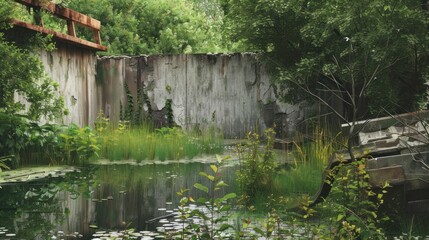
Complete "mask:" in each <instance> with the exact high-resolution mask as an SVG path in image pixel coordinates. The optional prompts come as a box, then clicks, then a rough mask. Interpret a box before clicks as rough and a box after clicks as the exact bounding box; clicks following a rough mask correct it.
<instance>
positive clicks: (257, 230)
mask: <svg viewBox="0 0 429 240" xmlns="http://www.w3.org/2000/svg"><path fill="white" fill-rule="evenodd" d="M253 231H255V232H257V233H258V234H259V235H261V236H265V233H264V231H262V230H261V229H260V228H258V227H254V228H253Z"/></svg>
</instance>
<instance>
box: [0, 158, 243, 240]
mask: <svg viewBox="0 0 429 240" xmlns="http://www.w3.org/2000/svg"><path fill="white" fill-rule="evenodd" d="M208 168H209V165H207V164H200V163H192V164H169V165H155V164H152V165H145V166H132V165H110V166H97V167H94V166H88V167H85V168H82V170H81V172H79V173H71V174H68V175H66V176H65V177H64V178H50V179H46V180H43V181H38V182H32V183H23V184H16V185H10V186H3V189H0V203H1V204H0V227H2V226H4V227H7V228H8V229H10V230H11V232H12V231H14V232H15V233H17V234H18V236H17V237H18V238H22V239H34V238H35V237H36V236H38V238H40V239H47V238H48V237H49V231H50V230H52V231H54V232H57V231H58V230H61V231H64V232H65V233H66V234H67V233H74V232H79V233H80V234H83V235H84V236H85V237H90V236H91V234H92V233H93V232H94V230H93V229H90V228H89V225H92V224H94V225H97V226H98V227H99V228H102V229H111V230H119V229H125V228H136V229H138V230H144V229H147V226H146V223H145V222H146V221H147V220H150V219H153V218H155V217H159V216H163V215H166V214H168V213H166V212H165V211H159V210H158V209H159V208H167V209H173V208H174V206H176V204H177V202H178V197H177V195H176V192H178V191H179V189H180V188H189V189H192V188H193V185H194V183H196V182H201V183H204V184H208V183H206V182H205V180H206V179H203V178H202V177H201V176H200V175H199V174H198V173H199V172H200V171H207V170H208ZM225 170H226V171H227V173H225V175H226V176H229V177H230V178H231V179H232V178H233V176H234V171H235V170H234V169H229V168H227V169H225ZM226 181H228V180H226ZM229 181H230V183H232V180H229ZM191 194H192V195H193V196H194V197H196V198H198V197H199V196H198V194H199V192H197V191H195V192H194V191H193V190H191ZM167 202H172V203H173V204H172V205H170V204H166V203H167ZM50 236H52V235H50Z"/></svg>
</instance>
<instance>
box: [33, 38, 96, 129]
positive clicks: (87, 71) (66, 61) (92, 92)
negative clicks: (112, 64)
mask: <svg viewBox="0 0 429 240" xmlns="http://www.w3.org/2000/svg"><path fill="white" fill-rule="evenodd" d="M40 56H41V60H42V62H43V64H44V66H45V72H46V73H47V75H48V76H50V77H51V78H52V79H54V80H55V81H57V82H58V83H59V91H60V92H59V94H60V95H61V96H63V97H64V102H65V105H66V107H67V108H68V110H69V111H70V114H69V115H67V116H64V117H63V119H59V120H58V122H61V123H64V124H70V123H76V124H78V125H79V126H86V125H90V124H92V123H93V122H94V120H95V119H96V117H97V112H98V110H99V109H101V103H102V101H101V99H102V89H103V86H102V85H100V84H97V83H96V64H97V56H96V54H95V52H93V51H89V50H85V49H81V48H77V47H73V46H70V45H64V44H60V43H57V49H56V50H55V51H52V52H46V51H42V52H41V54H40Z"/></svg>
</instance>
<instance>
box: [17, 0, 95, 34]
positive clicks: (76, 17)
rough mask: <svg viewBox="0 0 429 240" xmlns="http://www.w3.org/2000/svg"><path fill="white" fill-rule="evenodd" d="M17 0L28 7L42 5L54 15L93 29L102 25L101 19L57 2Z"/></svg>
mask: <svg viewBox="0 0 429 240" xmlns="http://www.w3.org/2000/svg"><path fill="white" fill-rule="evenodd" d="M15 1H16V2H18V3H20V4H22V5H25V6H28V7H40V8H42V9H45V10H47V11H49V12H51V13H52V14H53V15H55V16H57V17H59V18H62V19H65V20H72V21H73V22H75V23H78V24H81V25H83V26H85V27H88V28H91V29H93V30H100V27H101V23H100V21H98V20H96V19H94V18H91V17H89V16H87V15H85V14H82V13H80V12H76V11H74V10H72V9H70V8H66V7H63V6H60V5H58V4H55V3H51V2H49V3H46V4H42V3H40V1H39V0H15Z"/></svg>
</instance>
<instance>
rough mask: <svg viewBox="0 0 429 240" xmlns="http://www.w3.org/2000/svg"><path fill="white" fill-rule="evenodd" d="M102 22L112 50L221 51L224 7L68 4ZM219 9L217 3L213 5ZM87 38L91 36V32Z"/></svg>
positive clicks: (139, 0) (104, 0)
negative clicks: (212, 9) (213, 11)
mask: <svg viewBox="0 0 429 240" xmlns="http://www.w3.org/2000/svg"><path fill="white" fill-rule="evenodd" d="M68 6H69V7H70V8H72V9H76V10H77V11H80V12H83V13H85V14H88V15H90V16H92V17H94V18H96V19H99V20H100V21H101V22H102V25H103V28H102V31H101V37H102V40H103V43H105V44H107V46H108V47H109V52H108V53H110V54H170V53H201V52H221V51H225V50H226V49H227V44H228V41H227V39H225V37H224V36H223V34H222V31H223V30H222V26H223V15H222V11H218V12H217V13H216V14H211V15H210V14H207V12H206V11H204V10H203V9H204V6H206V5H204V4H198V3H193V2H192V1H189V0H120V1H116V0H115V1H114V0H90V1H88V0H76V1H71V2H70V3H69V5H68ZM214 8H215V9H216V6H214ZM88 38H92V36H91V35H90V34H89V35H88Z"/></svg>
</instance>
